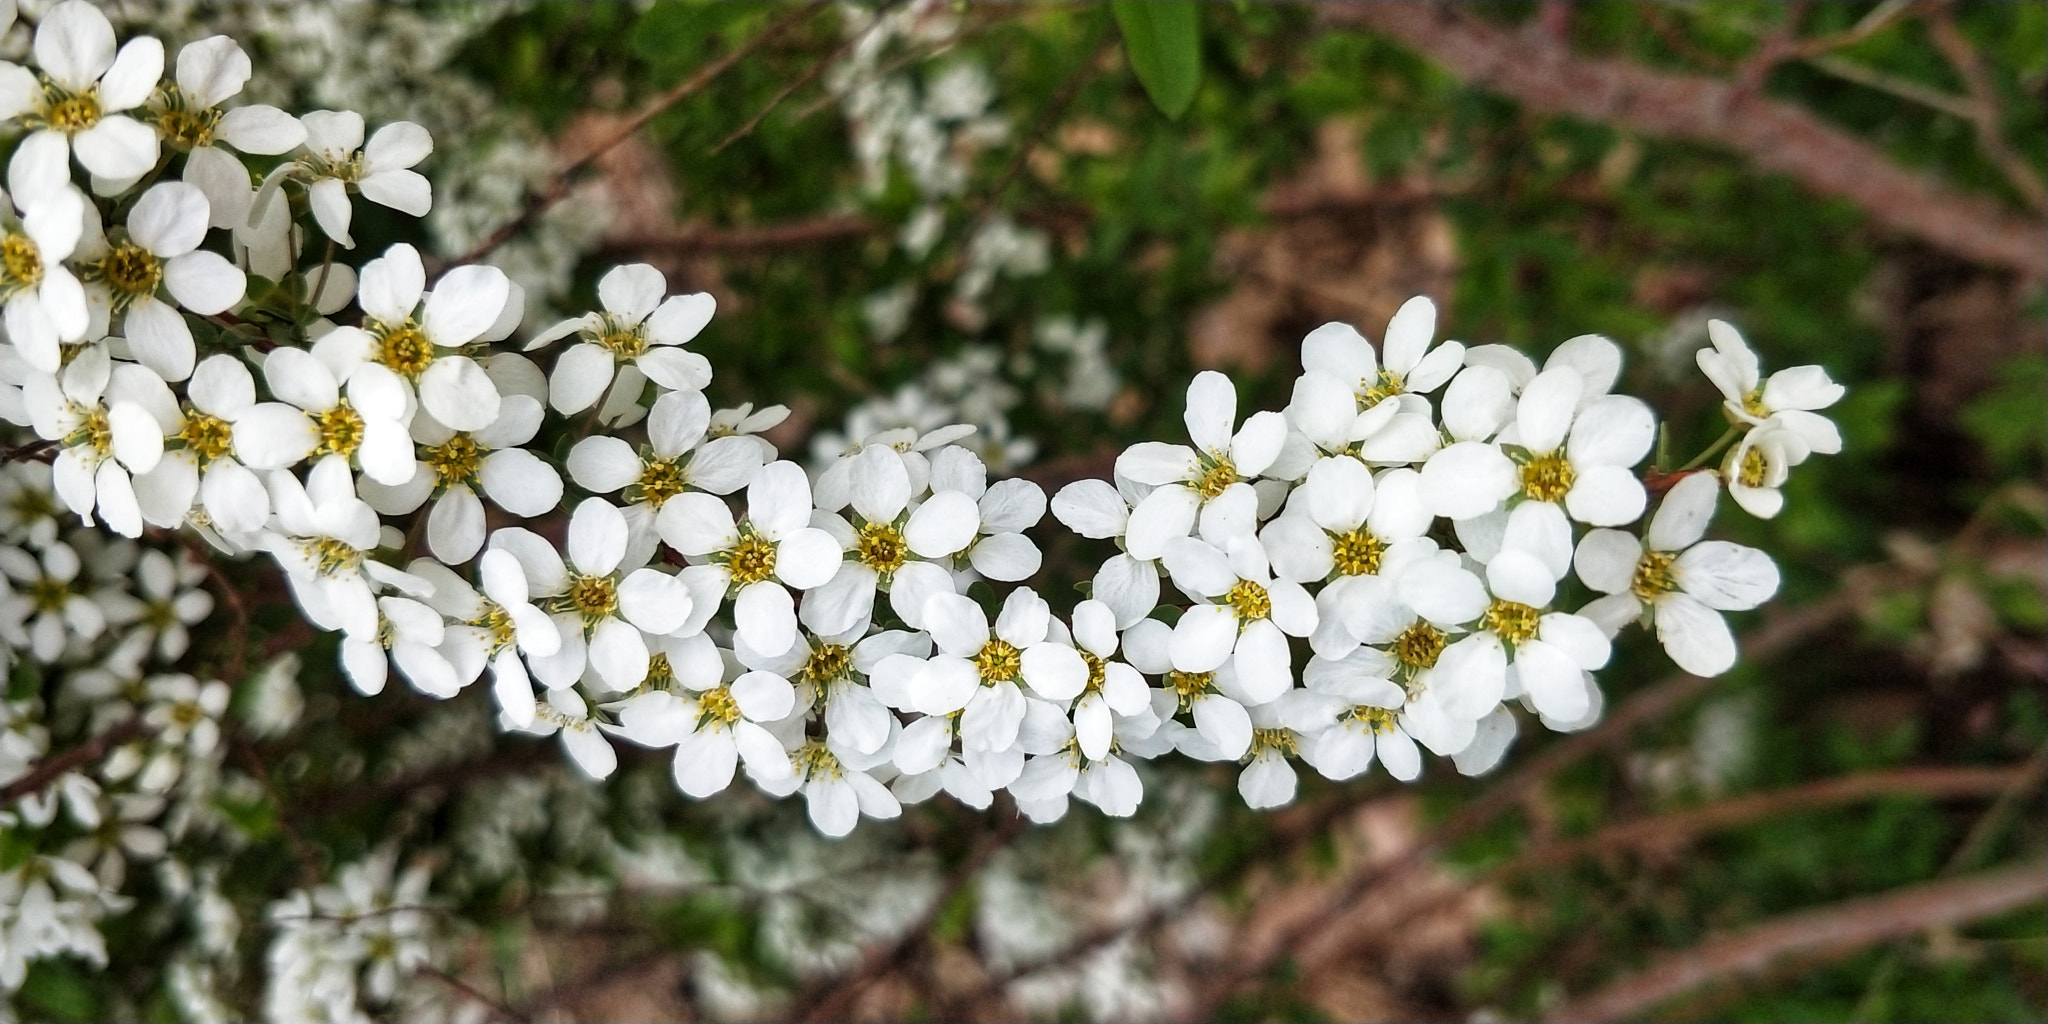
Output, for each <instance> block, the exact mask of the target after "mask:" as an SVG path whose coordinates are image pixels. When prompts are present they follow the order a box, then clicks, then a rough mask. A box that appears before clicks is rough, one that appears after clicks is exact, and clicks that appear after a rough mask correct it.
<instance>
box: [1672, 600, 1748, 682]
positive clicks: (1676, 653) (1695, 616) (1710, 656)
mask: <svg viewBox="0 0 2048 1024" xmlns="http://www.w3.org/2000/svg"><path fill="white" fill-rule="evenodd" d="M1656 623H1657V640H1658V641H1659V642H1660V643H1662V644H1663V645H1664V652H1665V653H1666V654H1669V655H1670V656H1671V660H1672V662H1673V663H1675V664H1677V666H1678V667H1679V668H1682V669H1684V670H1685V671H1687V672H1690V673H1692V674H1693V675H1696V676H1718V675H1720V674H1721V673H1723V672H1726V671H1728V670H1729V669H1731V668H1733V667H1735V636H1734V634H1733V633H1730V632H1729V631H1728V622H1727V620H1726V619H1723V618H1722V617H1721V615H1720V613H1718V612H1716V611H1714V610H1713V609H1712V608H1709V607H1707V606H1706V605H1705V604H1702V603H1700V602H1699V601H1697V600H1695V599H1693V598H1692V597H1690V596H1688V595H1685V594H1665V595H1664V596H1662V597H1660V598H1658V599H1657V603H1656Z"/></svg>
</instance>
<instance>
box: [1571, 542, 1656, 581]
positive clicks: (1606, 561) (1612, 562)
mask: <svg viewBox="0 0 2048 1024" xmlns="http://www.w3.org/2000/svg"><path fill="white" fill-rule="evenodd" d="M1642 557H1643V545H1642V543H1641V542H1640V541H1638V540H1636V538H1635V536H1634V535H1633V534H1628V533H1623V532H1622V531H1620V530H1592V531H1590V532H1588V533H1587V534H1586V536H1585V538H1584V539H1582V540H1580V541H1579V550H1578V551H1577V553H1575V554H1574V555H1573V556H1572V567H1573V568H1574V569H1576V570H1577V571H1578V574H1579V579H1580V580H1581V581H1582V582H1584V583H1585V584H1586V585H1587V586H1589V587H1592V588H1593V589H1594V590H1597V591H1599V592H1601V593H1603V594H1619V593H1622V592H1624V591H1626V590H1628V588H1629V584H1630V583H1631V582H1632V581H1633V580H1634V579H1635V572H1636V563H1637V562H1639V561H1641V560H1642Z"/></svg>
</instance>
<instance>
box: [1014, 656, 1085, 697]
mask: <svg viewBox="0 0 2048 1024" xmlns="http://www.w3.org/2000/svg"><path fill="white" fill-rule="evenodd" d="M1023 662H1024V668H1023V671H1024V682H1025V683H1026V684H1028V685H1029V686H1030V687H1031V692H1033V693H1036V694H1038V695H1039V696H1041V697H1044V698H1045V699H1047V700H1057V701H1064V700H1072V699H1073V698H1075V697H1077V696H1079V695H1080V693H1081V691H1082V690H1083V689H1084V688H1086V687H1087V685H1088V664H1087V663H1086V662H1084V661H1082V660H1081V654H1080V652H1079V651H1076V650H1074V649H1073V648H1071V647H1067V646H1065V645H1063V644H1051V643H1047V644H1038V645H1037V646H1035V647H1029V648H1026V649H1025V651H1024V658H1023Z"/></svg>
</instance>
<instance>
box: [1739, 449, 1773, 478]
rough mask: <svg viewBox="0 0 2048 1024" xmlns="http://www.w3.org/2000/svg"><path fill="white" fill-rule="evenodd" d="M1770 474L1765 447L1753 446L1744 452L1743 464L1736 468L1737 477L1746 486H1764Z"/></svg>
mask: <svg viewBox="0 0 2048 1024" xmlns="http://www.w3.org/2000/svg"><path fill="white" fill-rule="evenodd" d="M1769 475H1770V465H1769V463H1768V462H1767V461H1766V460H1765V459H1764V453H1763V449H1761V448H1757V447H1755V446H1753V445H1752V446H1751V447H1750V449H1749V450H1748V451H1746V452H1743V453H1742V465H1741V466H1740V467H1739V468H1738V469H1737V470H1736V474H1735V478H1736V480H1738V481H1740V482H1741V483H1742V486H1744V487H1762V486H1763V485H1764V480H1765V479H1767V478H1768V477H1769Z"/></svg>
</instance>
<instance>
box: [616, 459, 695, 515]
mask: <svg viewBox="0 0 2048 1024" xmlns="http://www.w3.org/2000/svg"><path fill="white" fill-rule="evenodd" d="M633 486H634V487H635V488H637V489H638V494H637V497H638V499H639V500H640V501H644V502H646V503H647V504H649V505H651V506H653V507H654V508H657V509H658V508H660V507H661V503H662V502H664V501H667V500H669V499H670V498H673V497H675V496H676V495H678V494H681V493H683V490H684V485H683V467H682V466H681V465H679V464H678V460H675V459H648V460H647V462H646V464H645V465H643V466H642V467H641V468H640V479H639V480H638V481H636V482H635V483H634V484H633ZM627 497H628V498H632V497H635V495H632V494H629V495H627Z"/></svg>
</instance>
